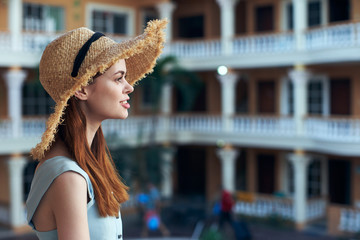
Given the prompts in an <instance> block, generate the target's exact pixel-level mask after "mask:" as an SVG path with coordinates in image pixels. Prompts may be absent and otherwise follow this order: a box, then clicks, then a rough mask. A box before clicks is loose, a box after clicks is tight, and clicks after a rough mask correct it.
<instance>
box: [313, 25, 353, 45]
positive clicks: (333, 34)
mask: <svg viewBox="0 0 360 240" xmlns="http://www.w3.org/2000/svg"><path fill="white" fill-rule="evenodd" d="M358 30H359V24H358V23H350V24H341V25H336V26H330V27H323V28H319V29H313V30H309V31H307V32H306V49H307V50H313V49H324V48H341V47H352V46H355V45H357V46H358V45H359V38H358V37H357V35H359V31H358Z"/></svg>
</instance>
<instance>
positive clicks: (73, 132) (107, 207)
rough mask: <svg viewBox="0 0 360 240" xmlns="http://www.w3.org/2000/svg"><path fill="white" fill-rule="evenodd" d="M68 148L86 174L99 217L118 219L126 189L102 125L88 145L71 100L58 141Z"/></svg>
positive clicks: (76, 106)
mask: <svg viewBox="0 0 360 240" xmlns="http://www.w3.org/2000/svg"><path fill="white" fill-rule="evenodd" d="M58 138H60V139H61V140H62V141H63V142H64V143H65V144H66V146H67V148H68V150H69V152H70V154H71V155H72V157H73V159H74V160H75V161H76V162H77V163H78V164H79V166H80V167H81V168H82V169H83V170H84V171H85V172H86V173H87V174H88V175H89V178H90V180H91V183H92V186H93V188H94V193H95V197H96V202H97V206H98V210H99V213H100V216H103V217H105V216H118V214H119V210H120V203H122V202H125V201H126V200H128V198H129V195H128V193H127V190H128V187H127V186H125V184H124V183H122V182H121V180H120V175H119V174H118V172H117V171H116V168H115V164H114V161H113V160H112V158H111V155H110V151H109V148H108V147H107V144H106V141H105V138H104V135H103V132H102V129H101V126H100V127H99V129H98V130H97V132H96V134H95V136H94V139H93V142H92V144H91V146H89V144H88V142H87V141H86V140H85V139H86V138H87V137H86V118H85V115H84V113H83V111H82V110H81V108H80V105H79V104H78V103H77V100H76V99H74V97H72V98H70V99H69V101H68V106H67V107H66V110H65V114H64V121H63V123H62V124H60V125H59V131H58V133H57V139H58Z"/></svg>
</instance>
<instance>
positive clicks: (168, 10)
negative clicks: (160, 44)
mask: <svg viewBox="0 0 360 240" xmlns="http://www.w3.org/2000/svg"><path fill="white" fill-rule="evenodd" d="M175 7H176V4H175V3H172V2H162V3H159V4H157V5H156V9H157V11H158V12H159V15H160V19H164V18H167V19H168V20H169V23H168V25H167V27H166V29H165V35H166V42H170V41H171V40H172V14H173V12H174V10H175Z"/></svg>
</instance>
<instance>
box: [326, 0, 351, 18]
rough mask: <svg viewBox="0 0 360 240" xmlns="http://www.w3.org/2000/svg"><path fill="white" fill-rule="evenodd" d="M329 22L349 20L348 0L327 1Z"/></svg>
mask: <svg viewBox="0 0 360 240" xmlns="http://www.w3.org/2000/svg"><path fill="white" fill-rule="evenodd" d="M329 10H330V11H329V13H330V16H329V18H330V19H329V20H330V22H337V21H346V20H349V19H350V1H349V0H329Z"/></svg>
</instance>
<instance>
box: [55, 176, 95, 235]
mask: <svg viewBox="0 0 360 240" xmlns="http://www.w3.org/2000/svg"><path fill="white" fill-rule="evenodd" d="M49 200H50V205H51V209H52V211H53V213H54V217H55V221H56V226H57V230H58V236H59V239H67V240H68V239H69V240H70V239H71V240H72V239H89V228H88V222H87V184H86V180H85V178H84V177H83V176H82V175H80V174H79V173H76V172H72V171H69V172H65V173H63V174H61V175H60V176H58V177H57V178H56V179H55V180H54V182H53V184H52V187H51V190H50V199H49Z"/></svg>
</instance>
